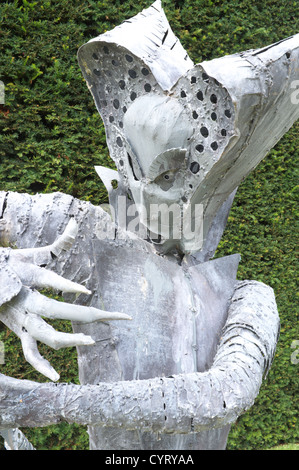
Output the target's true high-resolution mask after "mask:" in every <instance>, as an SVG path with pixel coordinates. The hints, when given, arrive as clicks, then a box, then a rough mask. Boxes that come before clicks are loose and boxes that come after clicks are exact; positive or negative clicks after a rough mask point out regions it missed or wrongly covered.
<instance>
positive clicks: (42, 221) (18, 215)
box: [0, 191, 113, 248]
mask: <svg viewBox="0 0 299 470" xmlns="http://www.w3.org/2000/svg"><path fill="white" fill-rule="evenodd" d="M70 217H75V219H76V220H77V222H78V224H79V225H80V226H81V227H82V225H83V224H84V221H85V222H86V223H87V220H88V223H89V224H90V223H91V220H92V221H93V224H94V226H95V227H96V228H97V230H98V231H99V230H100V226H101V227H102V228H103V230H106V231H107V230H109V228H110V226H112V225H113V224H112V221H111V218H110V217H109V215H108V214H107V213H106V212H105V211H104V210H103V209H102V208H101V207H97V206H94V205H92V204H91V203H90V202H86V201H81V200H78V199H76V198H74V197H73V196H71V195H67V194H63V193H60V192H56V193H51V194H36V195H29V194H25V193H16V192H4V191H1V192H0V246H13V247H17V248H27V247H33V246H43V245H48V244H51V243H53V242H54V240H55V239H56V238H57V236H58V235H59V234H60V233H62V232H63V230H64V228H65V226H66V224H67V223H68V221H69V219H70ZM88 228H89V229H90V227H89V226H88ZM111 230H112V227H111Z"/></svg>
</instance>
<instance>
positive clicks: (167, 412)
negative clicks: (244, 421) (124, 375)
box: [0, 281, 279, 449]
mask: <svg viewBox="0 0 299 470" xmlns="http://www.w3.org/2000/svg"><path fill="white" fill-rule="evenodd" d="M269 325H271V328H269ZM278 329H279V318H278V314H277V308H276V304H275V299H274V295H273V291H272V289H271V288H269V287H268V286H265V285H264V284H262V283H258V282H252V281H250V282H246V281H245V282H241V283H240V284H239V285H238V286H237V289H236V291H235V294H234V296H233V298H232V302H231V304H230V308H229V311H228V319H227V324H226V326H225V328H224V330H223V333H222V338H221V341H220V345H219V348H218V351H217V353H216V356H215V358H214V362H213V365H212V367H211V368H210V369H209V370H208V371H207V372H203V373H197V372H193V373H188V374H179V375H173V376H171V377H155V378H152V379H145V380H133V381H118V382H117V383H110V384H107V383H101V384H98V385H82V386H79V385H66V384H57V385H55V384H51V383H50V384H38V383H34V382H29V381H19V380H15V379H12V378H8V377H5V376H2V375H0V384H1V388H0V394H1V401H0V412H1V413H0V416H1V417H0V427H1V428H2V429H5V428H8V427H13V426H15V425H17V426H40V425H45V424H53V423H57V422H59V420H61V419H64V420H66V421H68V422H77V423H80V424H97V425H99V426H105V427H106V426H107V427H117V429H118V432H121V429H122V428H123V429H128V430H136V429H139V430H140V431H142V432H150V433H152V432H156V433H163V434H170V435H171V434H178V433H181V434H191V439H192V434H193V433H196V432H199V431H205V430H207V429H214V428H223V426H226V425H228V424H229V423H232V422H234V421H235V420H236V419H237V417H238V416H239V415H240V414H241V413H243V412H244V410H246V409H248V408H249V407H250V406H252V404H253V402H254V399H255V397H256V396H257V394H258V391H259V388H260V385H261V382H262V377H263V374H264V373H265V372H267V370H268V367H269V364H270V363H271V360H272V359H273V357H274V353H275V347H276V342H277V334H278ZM112 436H113V433H111V434H110V437H112ZM127 443H128V442H127ZM129 443H130V444H131V445H133V446H134V442H132V440H129ZM193 444H194V442H193ZM130 448H132V447H130ZM133 448H134V447H133ZM164 449H165V447H164Z"/></svg>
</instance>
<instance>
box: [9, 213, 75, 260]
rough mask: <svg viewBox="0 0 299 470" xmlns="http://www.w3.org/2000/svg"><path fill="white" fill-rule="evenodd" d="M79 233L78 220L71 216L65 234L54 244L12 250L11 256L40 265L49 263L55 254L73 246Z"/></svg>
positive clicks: (57, 254)
mask: <svg viewBox="0 0 299 470" xmlns="http://www.w3.org/2000/svg"><path fill="white" fill-rule="evenodd" d="M77 233H78V225H77V222H76V221H75V219H74V218H71V219H70V221H69V223H68V224H67V226H66V228H65V230H64V232H63V234H62V235H60V237H58V238H57V240H56V241H55V242H54V243H53V244H52V245H48V246H43V247H39V248H22V249H17V250H12V252H11V255H10V256H11V258H12V259H14V260H18V261H25V262H27V263H28V262H29V263H33V264H36V265H38V266H41V265H45V264H48V263H49V262H50V261H51V260H52V256H53V255H54V256H59V255H60V253H61V252H62V251H67V250H69V249H70V248H71V246H72V244H73V243H74V241H75V238H76V235H77Z"/></svg>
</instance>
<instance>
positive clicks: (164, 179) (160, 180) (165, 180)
mask: <svg viewBox="0 0 299 470" xmlns="http://www.w3.org/2000/svg"><path fill="white" fill-rule="evenodd" d="M177 172H178V170H168V171H165V172H164V173H161V174H160V175H159V176H157V178H156V179H155V181H154V182H155V183H156V184H157V185H158V186H160V188H161V189H163V191H168V190H169V189H170V188H171V187H172V186H173V184H174V182H175V177H176V174H177Z"/></svg>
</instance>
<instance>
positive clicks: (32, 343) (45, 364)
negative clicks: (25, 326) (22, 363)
mask: <svg viewBox="0 0 299 470" xmlns="http://www.w3.org/2000/svg"><path fill="white" fill-rule="evenodd" d="M21 342H22V348H23V353H24V357H25V359H26V361H27V362H29V364H31V365H32V367H34V369H35V370H37V371H38V372H40V373H41V374H43V375H44V376H45V377H48V379H50V380H53V381H54V382H57V380H59V374H58V373H57V372H56V371H55V369H53V367H52V366H51V364H50V363H49V361H47V360H46V359H45V358H44V357H43V356H42V355H41V354H40V353H39V351H38V348H37V344H36V340H35V339H33V338H32V337H31V336H30V335H29V334H28V333H23V334H22V336H21Z"/></svg>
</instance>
